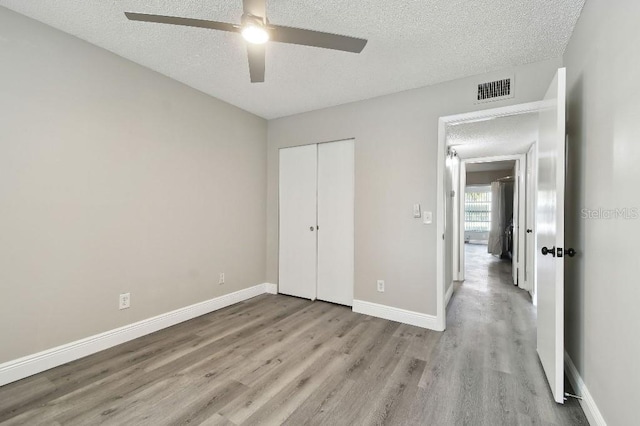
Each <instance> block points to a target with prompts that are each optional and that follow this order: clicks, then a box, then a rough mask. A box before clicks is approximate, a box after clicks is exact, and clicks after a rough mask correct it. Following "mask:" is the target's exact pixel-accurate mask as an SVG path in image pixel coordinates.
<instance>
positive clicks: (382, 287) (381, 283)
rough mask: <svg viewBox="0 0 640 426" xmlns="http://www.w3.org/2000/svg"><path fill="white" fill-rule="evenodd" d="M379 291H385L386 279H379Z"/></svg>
mask: <svg viewBox="0 0 640 426" xmlns="http://www.w3.org/2000/svg"><path fill="white" fill-rule="evenodd" d="M378 291H379V292H380V293H384V280H378Z"/></svg>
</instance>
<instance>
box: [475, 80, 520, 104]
mask: <svg viewBox="0 0 640 426" xmlns="http://www.w3.org/2000/svg"><path fill="white" fill-rule="evenodd" d="M509 98H513V77H508V78H503V79H502V80H496V81H489V82H486V83H479V84H478V93H477V97H476V102H477V103H484V102H494V101H500V100H502V99H509Z"/></svg>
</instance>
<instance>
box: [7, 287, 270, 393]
mask: <svg viewBox="0 0 640 426" xmlns="http://www.w3.org/2000/svg"><path fill="white" fill-rule="evenodd" d="M269 286H270V284H259V285H256V286H253V287H249V288H245V289H243V290H239V291H236V292H233V293H229V294H225V295H223V296H219V297H216V298H214V299H210V300H206V301H204V302H200V303H196V304H194V305H190V306H186V307H184V308H180V309H176V310H175V311H171V312H167V313H164V314H161V315H158V316H155V317H152V318H147V319H145V320H142V321H138V322H135V323H133V324H129V325H125V326H124V327H120V328H116V329H113V330H109V331H106V332H104V333H100V334H96V335H94V336H90V337H87V338H84V339H81V340H76V341H75V342H71V343H67V344H65V345H62V346H58V347H55V348H52V349H48V350H45V351H42V352H38V353H36V354H33V355H28V356H25V357H22V358H19V359H16V360H12V361H8V362H5V363H3V364H0V386H2V385H6V384H7V383H11V382H15V381H17V380H20V379H24V378H25V377H29V376H32V375H34V374H37V373H40V372H42V371H45V370H48V369H50V368H53V367H57V366H59V365H62V364H65V363H67V362H71V361H74V360H76V359H80V358H83V357H85V356H87V355H91V354H94V353H96V352H100V351H102V350H105V349H108V348H111V347H113V346H117V345H119V344H121V343H125V342H128V341H130V340H133V339H137V338H138V337H142V336H145V335H147V334H151V333H153V332H156V331H158V330H162V329H163V328H167V327H171V326H172V325H176V324H178V323H181V322H183V321H187V320H190V319H193V318H196V317H199V316H200V315H204V314H208V313H209V312H213V311H216V310H218V309H222V308H225V307H227V306H230V305H233V304H235V303H238V302H242V301H244V300H247V299H251V298H252V297H255V296H258V295H260V294H263V293H265V292H267V289H268V288H270V287H269Z"/></svg>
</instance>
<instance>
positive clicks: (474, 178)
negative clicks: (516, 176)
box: [467, 169, 513, 185]
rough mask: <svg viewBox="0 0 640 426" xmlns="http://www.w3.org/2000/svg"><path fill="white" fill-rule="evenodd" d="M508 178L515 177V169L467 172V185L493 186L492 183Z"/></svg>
mask: <svg viewBox="0 0 640 426" xmlns="http://www.w3.org/2000/svg"><path fill="white" fill-rule="evenodd" d="M507 176H513V169H510V170H490V171H486V172H467V185H491V182H495V181H497V180H498V179H500V178H503V177H507Z"/></svg>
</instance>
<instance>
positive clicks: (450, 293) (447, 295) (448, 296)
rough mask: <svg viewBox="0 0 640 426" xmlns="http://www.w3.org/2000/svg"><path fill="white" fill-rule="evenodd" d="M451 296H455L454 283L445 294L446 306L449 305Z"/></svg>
mask: <svg viewBox="0 0 640 426" xmlns="http://www.w3.org/2000/svg"><path fill="white" fill-rule="evenodd" d="M451 296H453V283H451V285H449V290H447V294H445V295H444V306H449V300H451Z"/></svg>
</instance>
